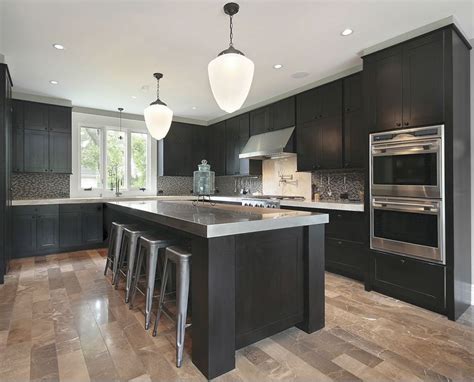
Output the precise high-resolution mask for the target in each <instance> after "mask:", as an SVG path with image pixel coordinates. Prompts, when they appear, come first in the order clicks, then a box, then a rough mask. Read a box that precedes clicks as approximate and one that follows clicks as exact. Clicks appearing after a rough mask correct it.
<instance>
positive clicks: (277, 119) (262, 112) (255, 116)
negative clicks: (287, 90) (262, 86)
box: [249, 97, 295, 135]
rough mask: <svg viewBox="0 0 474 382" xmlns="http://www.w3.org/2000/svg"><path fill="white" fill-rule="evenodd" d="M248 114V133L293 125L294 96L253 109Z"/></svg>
mask: <svg viewBox="0 0 474 382" xmlns="http://www.w3.org/2000/svg"><path fill="white" fill-rule="evenodd" d="M249 116H250V135H257V134H262V133H267V132H269V131H273V130H280V129H285V128H287V127H293V126H295V97H289V98H285V99H283V100H281V101H277V102H274V103H272V104H270V105H268V106H264V107H261V108H260V109H257V110H253V111H251V112H250V113H249Z"/></svg>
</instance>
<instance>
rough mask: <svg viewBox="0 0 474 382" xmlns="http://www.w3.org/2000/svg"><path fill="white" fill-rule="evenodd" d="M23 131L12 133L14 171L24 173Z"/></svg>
mask: <svg viewBox="0 0 474 382" xmlns="http://www.w3.org/2000/svg"><path fill="white" fill-rule="evenodd" d="M23 135H24V133H23V129H13V132H12V171H13V172H23V145H24V144H23Z"/></svg>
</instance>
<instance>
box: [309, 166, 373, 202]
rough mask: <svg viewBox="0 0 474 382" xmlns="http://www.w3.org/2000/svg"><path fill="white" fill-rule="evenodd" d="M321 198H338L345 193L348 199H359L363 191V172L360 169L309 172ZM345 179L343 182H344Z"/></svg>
mask: <svg viewBox="0 0 474 382" xmlns="http://www.w3.org/2000/svg"><path fill="white" fill-rule="evenodd" d="M311 175H312V176H311V177H312V184H314V185H316V187H317V188H318V192H319V193H320V195H321V199H322V200H339V199H341V197H340V195H341V194H342V193H347V194H348V196H349V199H350V200H360V199H361V195H360V193H361V192H364V173H363V172H361V171H348V170H331V171H316V172H313V173H312V174H311ZM344 180H345V183H344Z"/></svg>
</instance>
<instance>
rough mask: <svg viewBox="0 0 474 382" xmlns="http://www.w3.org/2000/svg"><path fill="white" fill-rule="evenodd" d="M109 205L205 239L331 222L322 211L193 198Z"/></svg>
mask: <svg viewBox="0 0 474 382" xmlns="http://www.w3.org/2000/svg"><path fill="white" fill-rule="evenodd" d="M107 205H108V206H110V207H111V208H116V209H118V210H121V211H124V212H126V213H130V214H132V215H135V216H137V217H140V218H143V219H147V220H150V221H155V222H157V223H159V224H163V225H166V226H169V227H172V228H175V229H178V230H181V231H185V232H188V233H191V234H194V235H198V236H202V237H205V238H212V237H219V236H231V235H240V234H244V233H251V232H261V231H272V230H278V229H284V228H293V227H303V226H309V225H316V224H325V223H328V222H329V215H328V214H326V213H320V212H309V211H292V210H282V209H269V208H260V207H244V206H234V205H230V204H215V205H211V204H208V203H206V204H199V205H197V206H195V205H194V204H193V203H191V201H165V200H162V201H156V200H146V201H145V200H142V201H128V202H126V201H120V202H108V203H107Z"/></svg>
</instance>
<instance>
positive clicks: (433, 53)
mask: <svg viewBox="0 0 474 382" xmlns="http://www.w3.org/2000/svg"><path fill="white" fill-rule="evenodd" d="M444 33H445V31H444V30H439V31H436V32H433V33H431V34H428V35H426V36H422V37H420V38H416V39H413V40H410V41H408V42H406V43H403V44H400V45H397V46H395V47H392V48H388V49H385V50H383V51H381V52H378V53H374V54H372V55H370V56H366V57H364V71H367V72H366V78H367V82H368V83H367V84H366V85H367V89H368V99H367V101H368V122H369V129H370V131H386V130H394V129H399V128H407V127H416V126H424V125H432V124H437V123H443V122H444V89H445V65H446V60H445V59H444V56H445V51H444V50H445V48H444Z"/></svg>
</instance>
